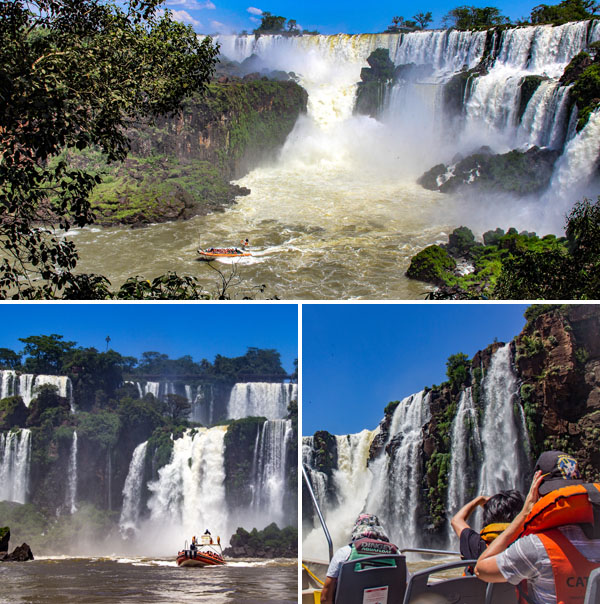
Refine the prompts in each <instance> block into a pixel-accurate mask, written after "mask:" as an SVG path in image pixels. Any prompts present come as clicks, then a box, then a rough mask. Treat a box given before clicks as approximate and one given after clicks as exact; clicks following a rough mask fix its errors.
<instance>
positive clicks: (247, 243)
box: [240, 237, 250, 248]
mask: <svg viewBox="0 0 600 604" xmlns="http://www.w3.org/2000/svg"><path fill="white" fill-rule="evenodd" d="M240 243H241V244H242V245H243V246H244V247H245V248H246V247H248V246H249V245H250V241H249V240H248V237H246V239H242V241H241V242H240Z"/></svg>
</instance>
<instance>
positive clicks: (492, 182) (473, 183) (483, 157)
mask: <svg viewBox="0 0 600 604" xmlns="http://www.w3.org/2000/svg"><path fill="white" fill-rule="evenodd" d="M559 155H560V153H559V152H558V151H553V150H552V149H540V148H539V147H531V148H530V149H528V150H527V151H525V152H523V151H517V150H514V151H510V152H508V153H504V154H501V155H496V154H494V153H492V150H491V149H490V148H489V147H481V148H480V149H479V150H478V151H477V152H476V153H473V154H472V155H469V156H468V157H465V158H462V157H460V156H457V157H455V158H454V159H453V161H452V163H450V164H438V165H437V166H434V167H433V168H431V170H429V171H427V172H425V174H423V176H421V178H419V180H418V182H419V184H420V185H421V186H422V187H424V188H425V189H430V190H432V191H440V192H442V193H451V192H453V191H456V190H457V189H459V188H462V187H471V188H478V189H481V190H485V191H492V190H493V191H503V192H507V193H512V194H514V195H529V194H531V193H536V192H538V191H541V190H543V189H545V188H546V187H547V186H548V185H549V184H550V179H551V178H552V170H553V168H554V163H555V162H556V160H557V159H558V156H559Z"/></svg>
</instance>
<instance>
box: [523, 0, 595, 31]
mask: <svg viewBox="0 0 600 604" xmlns="http://www.w3.org/2000/svg"><path fill="white" fill-rule="evenodd" d="M597 14H598V3H597V2H596V0H562V2H560V3H559V4H556V5H548V4H539V5H538V6H536V7H534V8H533V9H532V10H531V23H532V24H534V25H541V24H543V23H552V24H553V25H562V24H563V23H569V22H570V21H585V20H587V19H591V18H592V17H593V16H594V15H597Z"/></svg>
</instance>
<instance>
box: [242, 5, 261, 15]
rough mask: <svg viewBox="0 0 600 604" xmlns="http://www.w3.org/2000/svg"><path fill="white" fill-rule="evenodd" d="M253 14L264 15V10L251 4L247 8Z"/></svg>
mask: <svg viewBox="0 0 600 604" xmlns="http://www.w3.org/2000/svg"><path fill="white" fill-rule="evenodd" d="M246 10H247V11H248V12H249V13H250V14H251V15H262V14H263V12H262V10H260V8H254V7H253V6H249V7H248V8H247V9H246Z"/></svg>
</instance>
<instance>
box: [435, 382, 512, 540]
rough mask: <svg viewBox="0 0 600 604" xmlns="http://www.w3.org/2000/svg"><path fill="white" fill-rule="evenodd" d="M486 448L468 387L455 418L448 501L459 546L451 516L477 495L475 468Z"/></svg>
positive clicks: (479, 464) (479, 465)
mask: <svg viewBox="0 0 600 604" xmlns="http://www.w3.org/2000/svg"><path fill="white" fill-rule="evenodd" d="M509 400H510V399H509ZM482 448H483V446H482V442H481V435H480V429H479V417H478V412H477V408H476V407H475V403H474V401H473V392H472V389H471V388H466V389H465V390H464V391H463V392H462V393H461V395H460V400H459V402H458V407H457V409H456V415H455V417H454V420H453V422H452V441H451V452H452V456H451V458H450V475H449V476H448V503H447V505H446V511H447V518H448V542H449V543H450V544H451V547H452V546H456V542H455V540H456V536H455V534H454V531H453V530H452V527H451V526H450V524H449V519H450V518H451V517H452V516H453V515H454V514H456V512H458V510H459V509H460V508H461V507H462V506H463V505H464V504H465V503H467V501H470V500H471V499H472V498H473V497H474V496H475V495H476V492H475V491H476V488H477V478H478V474H477V473H476V472H475V470H476V468H480V467H481V462H482Z"/></svg>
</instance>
